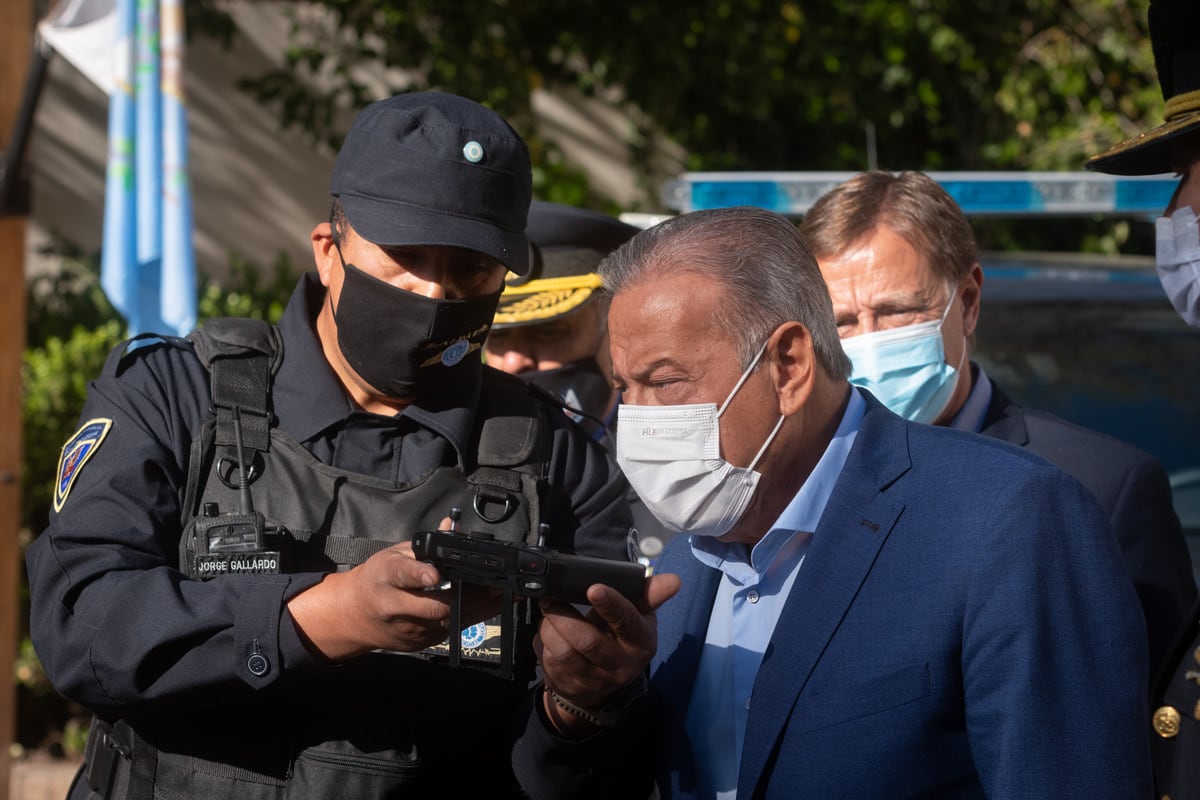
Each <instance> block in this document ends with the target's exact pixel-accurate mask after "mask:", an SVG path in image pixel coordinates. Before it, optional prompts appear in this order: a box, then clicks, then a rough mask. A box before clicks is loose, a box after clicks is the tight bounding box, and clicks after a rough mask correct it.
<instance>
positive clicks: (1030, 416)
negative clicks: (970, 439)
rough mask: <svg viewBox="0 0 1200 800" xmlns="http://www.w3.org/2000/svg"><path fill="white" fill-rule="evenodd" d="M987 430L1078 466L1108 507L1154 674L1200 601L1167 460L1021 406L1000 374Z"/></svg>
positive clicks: (1070, 467)
mask: <svg viewBox="0 0 1200 800" xmlns="http://www.w3.org/2000/svg"><path fill="white" fill-rule="evenodd" d="M981 433H982V434H983V435H984V436H990V437H992V438H994V439H1001V440H1003V441H1006V442H1011V443H1012V444H1015V445H1017V446H1018V447H1023V448H1025V449H1026V450H1028V451H1030V452H1031V453H1037V454H1038V455H1039V456H1041V457H1042V458H1044V459H1046V460H1047V461H1049V462H1050V463H1052V464H1054V465H1056V466H1058V467H1060V468H1061V469H1064V470H1066V471H1067V472H1069V473H1071V474H1072V475H1074V476H1075V477H1076V478H1077V479H1078V480H1079V482H1080V483H1082V484H1083V485H1084V486H1086V487H1087V488H1088V490H1089V491H1091V493H1092V494H1093V495H1094V496H1095V497H1096V500H1097V501H1098V502H1099V503H1100V507H1101V508H1103V509H1104V512H1105V513H1106V514H1108V518H1109V523H1110V525H1111V526H1112V531H1113V533H1114V534H1115V535H1116V537H1117V544H1118V546H1119V547H1120V548H1121V554H1122V555H1123V556H1124V557H1125V566H1126V567H1127V568H1128V570H1129V575H1130V577H1132V578H1133V583H1134V587H1135V588H1136V589H1137V593H1138V599H1139V600H1140V601H1141V604H1142V611H1143V613H1144V615H1145V619H1146V629H1147V632H1148V635H1149V642H1150V675H1151V676H1152V677H1153V676H1154V675H1155V674H1156V673H1157V672H1158V670H1159V668H1160V667H1161V666H1162V663H1163V659H1164V656H1165V655H1166V652H1167V648H1168V647H1169V646H1170V644H1171V641H1172V640H1173V639H1174V637H1175V634H1176V632H1177V631H1178V630H1179V627H1180V625H1182V624H1183V621H1184V619H1185V618H1186V617H1187V613H1188V610H1189V609H1190V608H1191V607H1192V604H1193V603H1195V602H1196V582H1195V579H1194V578H1193V575H1192V562H1191V557H1190V555H1189V553H1188V547H1187V542H1186V541H1185V540H1184V538H1183V531H1182V530H1181V529H1180V526H1179V518H1178V517H1177V516H1176V515H1175V510H1174V508H1173V507H1172V505H1171V485H1170V483H1169V482H1168V479H1167V473H1166V470H1164V469H1163V466H1162V464H1160V463H1159V462H1158V461H1157V460H1156V459H1155V458H1153V457H1152V456H1150V455H1149V454H1147V453H1144V452H1142V451H1141V450H1139V449H1138V448H1136V447H1133V446H1132V445H1129V444H1126V443H1125V442H1122V441H1119V440H1117V439H1114V438H1112V437H1110V436H1105V435H1104V434H1102V433H1098V432H1096V431H1093V430H1089V429H1087V428H1081V427H1080V426H1078V425H1074V424H1072V423H1070V422H1067V421H1066V420H1064V419H1060V418H1059V417H1056V416H1054V415H1053V414H1048V413H1046V412H1044V411H1035V410H1033V409H1028V408H1022V407H1021V406H1019V405H1017V404H1016V403H1014V402H1013V401H1012V400H1011V399H1009V397H1008V396H1007V395H1005V394H1004V391H1003V390H1002V389H1001V388H1000V387H999V386H997V385H996V383H995V382H993V383H992V402H991V404H990V405H989V406H988V410H987V415H986V416H985V417H984V421H983V430H982V431H981Z"/></svg>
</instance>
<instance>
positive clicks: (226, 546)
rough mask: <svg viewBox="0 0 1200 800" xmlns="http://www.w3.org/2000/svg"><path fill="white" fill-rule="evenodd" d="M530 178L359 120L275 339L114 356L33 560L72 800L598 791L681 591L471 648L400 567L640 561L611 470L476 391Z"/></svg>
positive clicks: (484, 606)
mask: <svg viewBox="0 0 1200 800" xmlns="http://www.w3.org/2000/svg"><path fill="white" fill-rule="evenodd" d="M530 181H531V179H530V165H529V157H528V152H527V150H526V147H525V144H524V142H523V141H522V140H521V138H520V137H519V136H518V135H517V134H516V133H515V132H514V131H513V130H512V129H511V128H510V127H509V125H508V124H507V123H506V122H505V121H504V120H503V119H502V118H501V117H500V116H498V115H497V114H495V113H494V112H492V111H489V110H488V109H486V108H484V107H482V106H480V105H478V104H476V103H474V102H471V101H469V100H465V99H463V98H459V97H455V96H453V95H448V94H441V93H433V92H430V93H413V94H405V95H400V96H397V97H393V98H391V99H388V100H384V101H382V102H379V103H376V104H374V105H371V106H369V107H368V108H366V109H365V110H363V111H362V112H361V113H360V114H359V115H358V116H357V117H356V119H355V121H354V124H353V126H352V128H351V130H350V132H349V134H348V136H347V138H346V140H345V143H344V145H343V147H342V150H341V152H340V154H339V156H338V160H337V163H336V165H335V167H334V173H333V180H332V187H331V193H332V194H333V196H334V202H333V207H332V212H331V219H330V221H328V222H323V223H321V224H319V225H317V226H316V228H314V229H313V231H312V234H311V240H312V248H313V255H314V260H315V264H316V270H315V272H313V273H310V274H308V275H305V276H304V277H303V278H302V279H301V281H300V283H299V285H298V286H297V288H296V291H295V293H294V295H293V296H292V300H291V302H290V303H289V305H288V307H287V309H286V311H285V313H284V316H283V319H282V320H281V322H280V324H279V326H278V327H273V326H268V325H265V324H263V323H256V322H254V321H252V320H217V321H211V322H210V323H208V324H206V325H205V326H204V327H203V328H201V329H200V330H198V331H197V332H195V333H194V334H192V335H191V336H189V337H188V339H187V340H180V339H170V338H150V339H147V340H146V341H142V342H138V343H137V345H138V346H136V347H134V346H129V347H126V346H122V347H121V348H119V349H118V350H117V352H115V353H114V354H113V355H112V356H111V357H110V359H109V362H108V364H107V365H106V367H105V369H104V372H103V374H102V375H101V376H100V377H99V378H98V379H96V380H95V381H94V382H93V383H92V384H91V385H90V389H89V394H88V400H87V404H86V407H85V410H84V413H83V417H82V419H83V424H82V425H81V427H80V429H79V431H78V432H77V433H76V434H75V435H74V436H73V437H72V438H71V439H70V441H68V442H67V444H66V445H65V446H64V448H63V451H62V457H61V459H60V465H59V469H58V474H57V476H56V484H55V498H54V510H53V514H52V519H51V522H50V527H49V529H48V530H47V531H46V532H45V533H44V534H43V535H42V536H41V537H40V538H39V539H38V540H37V541H36V542H35V543H34V544H33V545H32V546H31V547H30V549H29V551H28V559H27V560H28V567H29V576H30V591H31V605H32V610H31V630H32V636H33V640H34V644H35V646H36V648H37V651H38V654H39V656H40V658H41V660H42V663H43V664H44V666H45V668H46V671H47V673H48V675H49V676H50V679H51V681H52V682H53V683H54V685H55V687H56V688H57V689H58V690H59V691H61V692H62V693H63V694H64V695H66V696H67V697H69V698H71V699H73V700H76V701H78V702H79V703H81V704H83V705H84V706H86V707H88V708H89V709H91V710H92V711H94V712H95V715H96V717H95V720H94V722H93V727H92V730H91V733H90V736H89V740H88V748H87V760H86V763H85V765H84V767H83V769H82V770H81V773H80V775H79V776H78V778H77V779H76V782H75V785H74V786H73V788H72V794H71V796H72V797H73V798H76V797H79V798H82V797H93V798H94V797H101V798H116V797H120V798H150V797H188V798H218V797H225V798H252V799H253V798H271V799H272V800H276V799H278V800H283V798H289V799H291V798H316V797H400V796H403V797H459V796H476V797H482V796H488V797H526V796H532V797H539V796H584V795H587V794H589V793H602V792H603V791H604V780H603V776H604V775H605V774H608V773H611V772H612V771H611V770H608V769H606V765H605V759H606V758H607V757H608V752H609V751H608V737H607V736H606V730H605V729H606V727H607V726H611V725H612V724H614V723H615V722H616V721H617V720H618V719H622V720H628V719H629V718H630V716H631V715H637V714H639V713H644V709H643V708H642V704H643V703H644V701H643V700H642V699H641V698H640V680H641V676H642V674H643V672H644V669H645V666H646V664H647V663H648V661H649V659H650V657H651V655H652V653H653V650H654V642H655V634H654V622H653V608H654V607H656V606H657V605H659V604H661V603H662V602H664V601H665V600H666V598H667V597H668V596H669V595H670V594H672V593H673V592H674V590H675V589H676V588H677V585H678V584H677V580H675V579H673V578H672V577H670V576H656V577H655V578H654V579H653V580H652V581H651V582H650V583H649V584H648V587H647V590H646V595H645V597H643V598H642V599H641V602H640V603H639V604H638V605H636V606H635V605H634V604H632V603H631V602H629V601H628V600H626V599H625V598H623V597H621V596H619V595H618V594H617V593H616V592H614V591H612V590H610V589H607V588H606V587H603V586H600V585H595V586H592V587H591V588H590V589H589V593H588V599H589V601H590V602H591V606H592V608H591V610H590V611H588V613H587V615H586V616H584V615H583V614H581V613H580V611H579V610H577V609H576V608H575V607H573V606H569V605H566V604H564V603H561V602H555V601H550V600H545V601H542V604H541V606H540V608H539V607H535V606H532V605H530V604H528V603H525V602H521V603H517V604H515V605H512V604H510V603H505V602H503V601H502V600H501V598H500V596H499V595H498V593H497V592H496V591H494V590H492V589H485V588H480V587H467V588H466V589H465V590H464V591H463V592H462V595H461V602H460V603H458V604H457V605H458V614H457V617H458V619H457V621H458V622H459V623H460V624H461V625H462V626H464V629H463V630H462V632H461V634H460V632H459V631H458V630H450V629H451V627H452V626H451V624H450V623H451V619H453V618H454V616H455V615H454V614H452V612H451V606H452V597H453V596H455V595H454V594H453V590H447V589H445V588H443V585H442V580H443V576H442V575H441V574H439V572H438V570H437V569H436V568H435V567H434V566H433V565H431V564H429V563H425V562H423V561H419V560H416V559H415V558H414V557H413V549H412V546H411V544H410V543H409V540H410V539H411V537H412V535H413V534H414V533H416V532H419V531H428V530H432V529H434V528H437V527H445V526H447V525H451V526H453V527H455V528H456V529H458V530H459V531H460V532H464V533H478V534H482V535H485V536H488V537H492V538H494V539H497V540H502V541H510V542H518V543H525V544H535V543H537V542H538V541H541V542H543V543H545V544H548V545H549V546H551V547H553V548H560V549H564V550H568V551H576V552H578V553H581V554H587V555H592V556H601V557H608V558H626V557H627V556H626V553H627V543H626V535H627V531H628V529H629V527H630V518H629V514H628V510H627V507H626V500H625V498H626V492H627V485H626V483H625V482H624V480H623V478H622V477H621V476H620V474H619V472H618V470H617V469H616V468H615V466H614V464H613V462H612V460H611V458H609V456H608V455H607V453H606V452H605V451H604V449H603V448H602V447H601V446H599V445H598V444H597V443H596V442H594V441H592V440H591V439H589V438H588V437H587V436H586V435H585V434H583V433H582V432H581V431H580V430H579V429H578V428H577V427H576V426H574V425H572V424H571V423H570V422H569V421H568V420H567V418H566V417H565V416H564V415H563V414H561V413H560V412H559V411H558V409H557V408H554V407H552V406H550V405H549V404H548V403H546V402H545V401H544V400H543V399H542V398H539V397H536V396H535V395H534V394H533V393H531V392H530V391H529V389H528V387H527V386H526V385H525V384H523V383H521V382H520V381H516V380H514V379H512V378H511V377H509V376H506V375H503V374H501V373H499V372H496V371H494V370H491V369H488V368H486V367H484V366H483V364H482V359H481V354H480V352H479V350H480V348H481V346H482V344H483V341H484V340H485V338H486V336H487V334H488V330H489V328H490V323H491V319H492V315H493V312H494V311H495V308H496V303H497V301H498V299H499V296H500V291H501V288H502V286H503V281H504V275H505V273H506V272H507V271H508V270H511V271H513V272H515V273H518V274H521V273H524V272H525V271H526V270H527V269H528V266H529V264H528V254H529V249H528V245H527V242H526V236H525V232H524V229H525V223H526V210H527V208H528V205H529V202H530V192H531V186H530ZM539 620H540V622H539ZM506 629H507V630H508V631H510V632H511V631H513V630H515V631H516V642H515V647H514V646H513V645H512V643H511V641H509V640H507V639H506V637H505V636H503V635H502V633H503V632H504V631H505V630H506ZM448 636H454V637H460V644H461V647H455V648H453V655H452V657H447V655H446V654H447V651H448V650H451V648H450V647H449V646H448V644H447V640H448ZM460 655H461V658H459V656H460ZM510 659H511V660H510ZM535 660H536V661H537V662H539V664H540V668H538V669H537V670H536V672H535ZM456 661H461V663H460V664H458V665H455V663H454V662H456ZM510 676H511V678H510ZM539 676H540V678H541V679H542V682H540V683H536V681H537V679H538V677H539ZM579 740H582V741H579ZM550 765H553V766H550ZM568 767H569V768H570V769H569V770H568V771H569V773H570V775H574V776H583V777H577V779H576V780H575V781H572V780H570V779H568V777H569V776H567V775H566V774H565V773H564V769H566V768H568ZM589 773H590V774H591V775H592V776H594V777H590V778H588V779H587V780H584V777H586V776H588V775H589Z"/></svg>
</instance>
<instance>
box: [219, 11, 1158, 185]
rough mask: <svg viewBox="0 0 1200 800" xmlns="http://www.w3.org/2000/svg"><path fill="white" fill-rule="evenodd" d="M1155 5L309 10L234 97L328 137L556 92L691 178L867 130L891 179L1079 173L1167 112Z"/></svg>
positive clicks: (792, 160) (852, 143) (843, 147)
mask: <svg viewBox="0 0 1200 800" xmlns="http://www.w3.org/2000/svg"><path fill="white" fill-rule="evenodd" d="M208 2H212V0H208ZM1147 2H1148V0H993V2H991V3H988V4H985V5H983V6H981V5H980V4H976V3H962V2H959V0H908V1H907V2H898V1H897V0H860V1H859V2H855V3H828V2H811V1H809V2H805V1H804V0H739V1H736V2H735V0H694V1H693V2H690V3H663V2H657V3H650V2H645V0H603V1H602V2H601V1H600V0H569V1H568V0H493V1H492V2H466V0H315V2H313V3H309V4H305V5H304V6H297V7H296V8H297V11H296V13H295V15H294V19H295V26H294V29H293V32H292V47H291V49H290V51H289V54H288V63H287V64H286V65H285V66H284V67H283V68H281V69H279V70H277V71H274V72H271V73H269V74H266V75H262V76H257V77H256V78H253V79H251V80H248V81H246V83H245V88H247V89H248V90H249V91H252V92H254V93H255V94H256V95H257V96H258V97H259V98H260V99H263V100H266V101H271V102H274V103H276V104H277V105H278V108H279V109H280V112H281V116H282V118H283V120H284V121H285V122H287V123H288V124H297V125H300V126H302V127H304V128H305V129H307V130H309V131H311V132H313V133H314V135H316V136H318V137H321V138H324V139H329V140H331V141H334V142H335V143H336V140H337V137H338V134H339V130H338V128H337V124H338V121H339V120H344V119H345V116H346V115H345V114H342V113H340V112H342V111H345V110H347V109H354V108H357V107H360V106H361V105H363V104H365V103H367V102H369V101H370V100H373V99H376V98H378V97H380V96H383V95H386V94H389V93H392V92H395V91H401V90H405V89H409V88H442V89H446V90H449V91H454V92H458V93H461V94H465V95H467V96H470V97H474V98H476V99H479V100H481V101H483V102H485V103H487V104H488V105H490V106H492V107H493V108H496V109H497V110H498V111H500V112H501V113H503V114H505V115H507V116H510V117H511V118H513V119H514V121H515V122H516V123H517V125H518V128H519V129H521V130H522V131H523V132H533V133H535V134H536V132H535V131H533V130H532V120H531V115H530V98H531V94H532V92H533V90H534V89H535V88H538V87H543V86H556V85H557V86H572V87H576V88H578V89H580V90H582V91H584V92H585V93H592V94H596V93H604V94H605V95H606V96H611V97H615V98H617V100H618V102H620V103H622V104H624V105H625V107H626V108H627V109H628V110H629V111H630V112H631V119H632V120H633V124H634V125H636V126H638V127H639V128H640V129H641V130H642V131H643V132H648V131H650V130H652V129H654V128H658V129H661V130H663V131H665V132H666V133H667V134H668V135H670V136H671V137H672V138H674V139H675V140H677V141H678V142H680V143H681V144H683V145H684V147H686V148H687V150H688V152H689V154H690V163H689V166H690V167H691V168H693V169H814V170H815V169H861V168H865V167H866V166H868V154H867V147H866V137H867V129H868V126H873V128H874V131H875V136H876V139H877V142H878V163H879V165H880V166H882V167H885V168H896V169H901V168H913V169H926V170H932V169H1078V168H1079V167H1080V166H1081V164H1082V161H1083V160H1084V158H1085V157H1086V156H1087V155H1089V154H1091V153H1093V152H1097V151H1099V150H1101V149H1103V148H1104V147H1106V146H1107V145H1108V144H1110V143H1112V142H1114V141H1118V140H1120V139H1122V138H1125V137H1126V136H1128V135H1131V133H1133V132H1135V131H1136V130H1138V129H1140V128H1142V127H1144V126H1146V125H1147V124H1148V123H1150V122H1154V121H1157V119H1158V115H1159V113H1160V112H1159V109H1160V108H1161V99H1160V96H1159V94H1158V88H1157V83H1156V79H1155V75H1154V66H1153V59H1152V56H1151V53H1150V47H1149V41H1148V37H1147V35H1146V7H1147ZM201 5H203V4H201ZM313 7H316V8H319V9H323V10H324V11H325V12H326V13H325V14H314V13H305V12H304V9H307V10H308V12H311V10H312V8H313ZM635 150H636V148H635ZM639 155H641V156H644V155H645V154H644V153H643V154H639V153H637V152H635V153H633V156H634V158H635V159H636V158H637V157H639Z"/></svg>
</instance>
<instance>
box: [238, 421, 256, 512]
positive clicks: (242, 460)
mask: <svg viewBox="0 0 1200 800" xmlns="http://www.w3.org/2000/svg"><path fill="white" fill-rule="evenodd" d="M233 442H234V444H235V445H236V446H237V460H238V502H239V503H241V506H242V513H243V514H253V513H254V501H253V500H252V499H251V498H250V480H249V477H248V476H247V475H246V455H245V453H243V452H242V409H241V406H238V405H234V407H233Z"/></svg>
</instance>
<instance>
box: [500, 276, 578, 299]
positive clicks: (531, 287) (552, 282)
mask: <svg viewBox="0 0 1200 800" xmlns="http://www.w3.org/2000/svg"><path fill="white" fill-rule="evenodd" d="M599 288H600V276H599V275H597V274H596V273H594V272H589V273H587V274H585V275H567V276H565V277H562V278H542V279H540V280H536V281H530V282H529V283H522V284H520V285H518V286H505V287H504V293H503V294H502V295H501V297H506V296H507V297H511V296H512V295H516V294H537V293H538V292H557V291H562V290H563V289H599Z"/></svg>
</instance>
